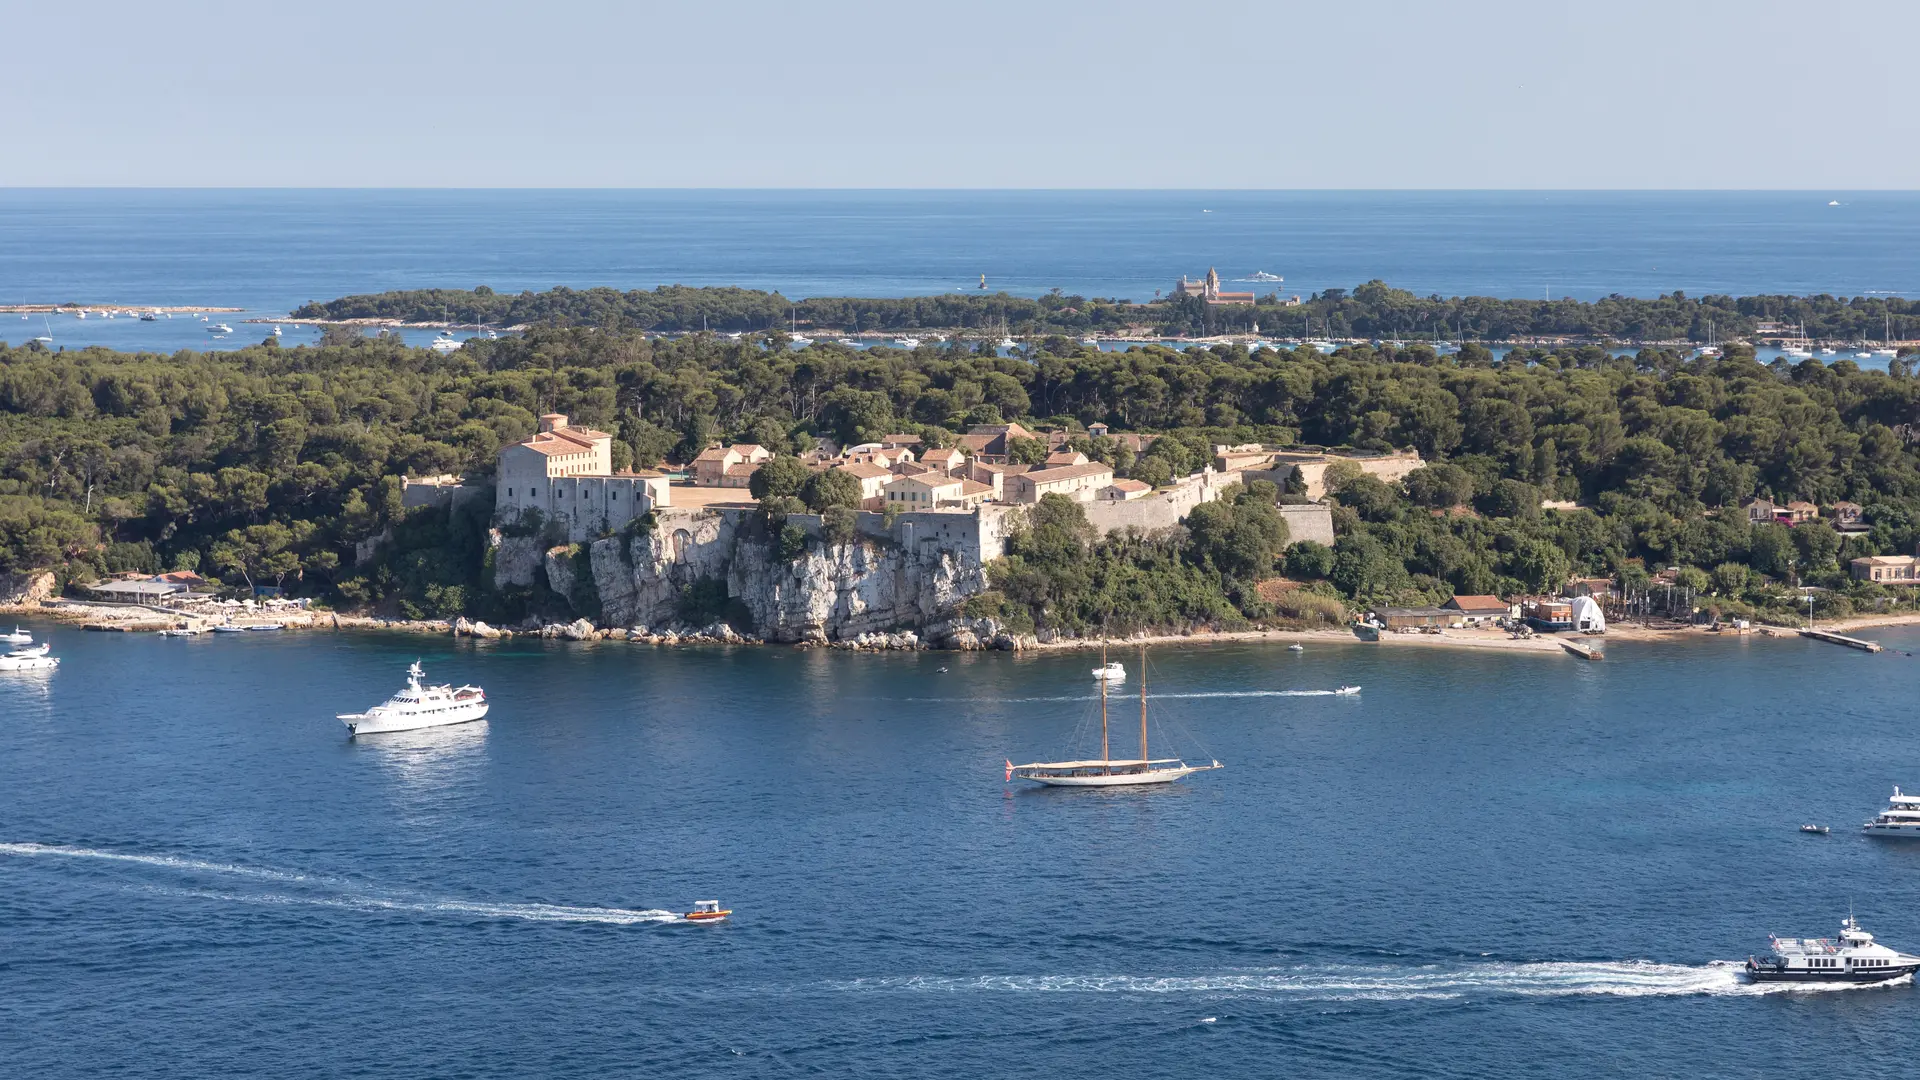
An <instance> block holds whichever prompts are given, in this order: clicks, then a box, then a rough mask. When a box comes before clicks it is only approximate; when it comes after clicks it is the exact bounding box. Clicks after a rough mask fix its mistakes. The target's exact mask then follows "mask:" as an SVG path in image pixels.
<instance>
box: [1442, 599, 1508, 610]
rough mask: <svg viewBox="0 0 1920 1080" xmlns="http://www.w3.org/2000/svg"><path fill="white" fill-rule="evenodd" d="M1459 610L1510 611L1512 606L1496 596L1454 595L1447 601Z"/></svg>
mask: <svg viewBox="0 0 1920 1080" xmlns="http://www.w3.org/2000/svg"><path fill="white" fill-rule="evenodd" d="M1447 603H1448V604H1450V605H1452V606H1454V607H1457V608H1459V609H1460V610H1461V611H1495V610H1498V611H1510V610H1512V608H1511V607H1510V606H1509V605H1507V604H1504V603H1502V602H1501V600H1500V598H1499V597H1497V596H1456V597H1454V598H1453V599H1451V600H1449V601H1447Z"/></svg>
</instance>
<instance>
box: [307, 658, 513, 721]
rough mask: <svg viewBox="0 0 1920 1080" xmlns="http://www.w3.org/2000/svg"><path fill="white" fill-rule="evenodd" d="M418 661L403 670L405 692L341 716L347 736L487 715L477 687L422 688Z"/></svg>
mask: <svg viewBox="0 0 1920 1080" xmlns="http://www.w3.org/2000/svg"><path fill="white" fill-rule="evenodd" d="M425 674H426V673H425V672H423V671H421V670H420V661H418V660H415V661H414V662H413V663H412V664H410V665H408V667H407V686H406V689H404V690H402V691H400V692H399V693H397V694H395V695H393V696H392V697H390V698H388V699H387V700H386V701H385V702H383V703H381V704H379V705H375V706H374V707H373V708H371V709H368V710H367V711H366V712H363V713H341V714H340V720H341V721H342V722H343V723H345V724H346V725H347V733H348V734H350V735H372V734H375V733H377V732H382V731H414V730H416V729H419V728H430V727H445V726H446V725H448V724H465V723H469V722H471V721H474V720H478V719H480V718H481V717H484V716H486V715H487V692H486V691H484V690H482V689H480V688H479V687H477V686H423V685H421V682H420V680H421V679H422V678H423V677H424V676H425Z"/></svg>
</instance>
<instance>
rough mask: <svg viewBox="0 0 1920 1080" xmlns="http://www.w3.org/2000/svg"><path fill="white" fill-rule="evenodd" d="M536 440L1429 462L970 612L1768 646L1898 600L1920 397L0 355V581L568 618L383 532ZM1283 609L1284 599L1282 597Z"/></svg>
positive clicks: (843, 369)
mask: <svg viewBox="0 0 1920 1080" xmlns="http://www.w3.org/2000/svg"><path fill="white" fill-rule="evenodd" d="M582 295H585V294H582ZM1688 303H1692V302H1691V301H1689V302H1688ZM545 412H564V413H567V414H569V415H571V416H572V417H574V418H575V420H576V422H577V423H579V424H582V425H590V426H592V427H595V428H599V429H602V430H605V431H607V432H610V433H612V434H614V436H615V438H616V442H615V456H616V459H617V460H616V462H615V464H616V467H624V466H628V465H641V466H644V465H651V464H654V463H657V462H661V461H678V462H684V461H686V460H688V459H689V458H690V457H691V456H692V455H693V454H695V453H697V452H698V451H699V450H700V449H702V448H704V447H706V446H708V445H709V444H710V443H711V442H712V441H714V440H718V439H724V440H729V441H735V442H752V443H758V444H762V445H766V446H769V447H777V448H780V449H782V450H784V451H793V450H798V449H801V448H804V447H805V446H806V445H808V444H809V443H810V442H811V441H812V439H813V438H814V436H816V435H820V434H825V435H831V436H834V437H837V438H839V439H842V440H847V441H858V440H863V439H867V438H871V437H875V436H878V435H881V434H883V433H888V432H902V431H905V432H912V433H917V434H919V435H921V436H922V437H923V438H924V439H925V440H926V442H927V443H928V444H930V445H933V446H941V445H953V444H954V441H955V439H956V436H957V433H958V432H961V431H963V430H964V429H965V427H966V426H967V425H968V424H973V423H989V422H996V421H999V420H1003V419H1008V420H1010V419H1021V420H1022V421H1024V422H1026V423H1027V424H1029V425H1030V426H1035V427H1038V426H1045V425H1056V426H1058V425H1064V426H1068V427H1071V428H1074V429H1076V430H1084V429H1085V427H1086V425H1088V424H1092V423H1096V422H1099V423H1106V424H1110V425H1112V426H1113V427H1114V428H1116V429H1119V430H1127V431H1140V432H1156V433H1160V434H1161V435H1162V437H1161V438H1159V439H1157V440H1155V441H1153V442H1152V443H1151V445H1150V447H1149V448H1148V449H1147V450H1146V451H1145V452H1144V453H1141V454H1138V455H1135V454H1134V453H1132V452H1131V451H1130V450H1129V449H1128V448H1127V447H1125V446H1123V445H1120V444H1118V443H1117V442H1115V441H1114V440H1111V439H1093V438H1087V439H1083V440H1079V442H1078V445H1083V446H1085V448H1086V449H1087V451H1089V452H1090V453H1092V454H1093V455H1094V456H1097V457H1100V458H1102V459H1103V460H1107V461H1109V462H1110V463H1111V464H1113V465H1114V466H1115V471H1116V472H1117V473H1119V474H1120V475H1130V476H1147V477H1151V478H1153V479H1155V480H1158V479H1160V478H1163V477H1166V476H1169V475H1179V474H1180V473H1182V472H1184V471H1186V470H1189V469H1193V468H1197V467H1198V466H1199V465H1200V464H1201V463H1202V462H1203V461H1205V460H1206V459H1207V456H1208V455H1209V454H1210V453H1211V450H1210V448H1211V446H1213V445H1214V444H1220V443H1227V444H1240V443H1252V442H1265V443H1272V444H1315V445H1321V446H1330V447H1353V448H1360V449H1387V448H1393V447H1408V446H1411V447H1415V448H1418V450H1419V451H1420V453H1421V455H1422V456H1423V457H1424V458H1425V459H1426V462H1427V464H1426V465H1425V466H1424V467H1423V468H1420V469H1418V470H1417V471H1415V472H1414V473H1412V474H1411V475H1409V476H1407V477H1406V478H1405V481H1404V482H1403V483H1397V484H1388V483H1383V482H1381V481H1379V480H1376V479H1372V478H1370V477H1365V476H1345V477H1332V476H1330V477H1329V479H1330V481H1331V484H1332V487H1333V489H1334V490H1333V493H1332V494H1331V496H1330V499H1331V501H1332V502H1333V503H1334V504H1335V509H1334V520H1335V526H1336V532H1337V537H1338V538H1337V542H1336V543H1334V544H1333V545H1332V546H1331V547H1328V546H1323V545H1320V544H1314V543H1311V542H1298V543H1294V542H1290V538H1288V537H1287V536H1285V535H1284V528H1281V529H1276V528H1275V527H1274V525H1275V524H1276V522H1275V521H1274V515H1273V514H1272V512H1271V506H1272V503H1273V501H1274V500H1275V498H1277V497H1278V498H1285V497H1287V496H1285V495H1284V494H1283V493H1281V492H1278V491H1276V490H1274V489H1273V488H1271V487H1270V486H1266V485H1249V486H1248V488H1247V489H1245V490H1243V491H1242V492H1241V493H1240V494H1239V496H1238V497H1236V498H1234V499H1231V500H1227V501H1225V502H1223V503H1222V504H1217V505H1215V506H1214V508H1212V509H1208V510H1207V512H1206V513H1205V514H1197V515H1196V516H1195V518H1194V519H1193V520H1190V521H1189V522H1188V525H1187V526H1186V527H1184V528H1177V529H1172V530H1167V531H1165V532H1161V533H1156V534H1152V535H1144V536H1142V535H1132V536H1122V535H1116V536H1111V537H1096V536H1094V535H1093V534H1092V532H1091V531H1090V530H1089V529H1087V528H1086V527H1085V522H1084V519H1083V518H1082V517H1081V516H1080V515H1079V512H1078V509H1077V507H1076V506H1074V504H1070V503H1058V504H1057V503H1053V502H1051V501H1050V502H1048V503H1047V504H1045V505H1044V506H1043V508H1041V509H1039V510H1037V511H1033V512H1031V513H1030V514H1029V518H1030V520H1029V521H1028V522H1027V523H1026V525H1025V527H1024V528H1023V529H1021V530H1020V531H1019V532H1018V533H1017V534H1016V535H1015V536H1014V538H1013V540H1012V542H1011V544H1010V547H1009V550H1010V554H1009V556H1008V557H1007V558H1006V559H1005V560H1004V561H1002V562H1001V563H998V564H996V565H994V566H993V567H991V568H990V575H991V578H992V581H993V584H994V590H993V592H992V593H991V594H989V595H986V596H982V597H976V598H975V600H974V601H969V603H970V605H972V606H973V607H974V608H975V609H976V610H979V611H984V612H989V613H993V614H997V615H999V616H1001V617H1004V618H1006V619H1007V620H1008V621H1009V622H1010V623H1020V624H1027V623H1030V624H1031V625H1034V626H1039V627H1058V628H1064V629H1074V628H1083V627H1100V626H1137V627H1148V626H1151V627H1166V628H1177V627H1221V628H1230V627H1238V626H1244V625H1248V624H1276V623H1283V622H1285V621H1287V620H1301V619H1325V618H1331V617H1337V616H1338V615H1339V614H1340V613H1342V612H1344V611H1348V610H1364V609H1365V608H1367V607H1369V606H1373V605H1381V604H1393V603H1397V604H1421V603H1435V602H1438V601H1440V600H1443V599H1444V598H1446V597H1447V596H1449V595H1451V594H1454V593H1462V594H1485V593H1501V594H1512V593H1520V592H1526V591H1530V590H1537V589H1544V588H1551V587H1554V586H1555V585H1556V584H1557V582H1559V581H1561V580H1564V579H1565V577H1566V576H1567V574H1569V573H1579V574H1590V575H1617V576H1620V577H1622V578H1624V579H1627V580H1629V581H1644V580H1645V579H1646V576H1647V575H1650V574H1652V573H1655V572H1657V571H1660V570H1662V569H1666V568H1677V575H1676V576H1677V577H1678V578H1679V579H1681V580H1684V581H1685V582H1686V583H1687V584H1690V585H1693V586H1696V587H1697V588H1698V590H1699V592H1700V593H1701V595H1702V596H1703V598H1708V599H1706V600H1703V602H1709V601H1710V602H1711V603H1713V604H1714V605H1717V606H1720V607H1722V608H1723V609H1724V610H1725V611H1726V612H1727V613H1729V614H1741V613H1761V614H1765V613H1775V614H1778V615H1780V616H1781V617H1787V616H1788V615H1789V613H1791V612H1793V611H1794V610H1795V606H1796V604H1797V603H1798V601H1799V597H1800V594H1799V593H1798V592H1797V591H1795V589H1794V588H1793V586H1795V585H1797V584H1800V583H1809V584H1815V585H1821V586H1825V587H1826V588H1827V589H1828V590H1830V591H1827V592H1824V593H1822V594H1821V599H1820V600H1819V604H1820V610H1821V611H1822V612H1825V613H1834V614H1843V613H1846V612H1850V611H1853V610H1856V609H1858V608H1863V607H1871V606H1877V605H1881V604H1884V603H1888V602H1893V601H1906V600H1909V599H1911V597H1910V596H1909V592H1910V590H1908V589H1905V588H1903V587H1898V586H1888V585H1885V584H1882V583H1875V582H1858V581H1851V580H1849V577H1848V575H1847V573H1846V570H1845V566H1846V560H1847V559H1849V558H1852V557H1856V556H1860V555H1866V554H1885V553H1911V552H1912V551H1913V550H1914V544H1915V541H1916V540H1920V448H1916V438H1917V437H1920V426H1917V425H1920V381H1916V380H1915V379H1913V378H1910V377H1905V376H1902V375H1899V374H1889V373H1886V372H1869V371H1863V370H1861V369H1859V368H1858V367H1856V366H1855V365H1854V364H1853V363H1851V362H1849V361H1845V360H1842V361H1840V362H1838V363H1835V364H1832V365H1830V366H1829V365H1823V364H1821V363H1818V362H1815V361H1806V362H1802V363H1800V364H1797V365H1788V364H1786V363H1784V362H1776V363H1774V364H1772V365H1762V364H1760V363H1757V362H1756V361H1755V360H1754V359H1753V357H1752V355H1751V353H1750V352H1748V351H1746V350H1743V349H1741V348H1738V347H1734V348H1729V349H1728V350H1727V351H1726V353H1725V355H1723V356H1718V357H1708V358H1698V357H1692V356H1690V355H1683V354H1682V353H1680V352H1677V351H1671V350H1663V349H1647V350H1643V351H1641V352H1640V353H1639V354H1638V355H1637V356H1632V357H1617V356H1614V355H1611V354H1610V353H1609V352H1608V351H1607V350H1605V349H1602V348H1598V347H1592V346H1585V347H1562V348H1546V347H1541V348H1522V349H1517V350H1515V351H1512V352H1509V353H1507V354H1506V355H1505V356H1504V357H1503V358H1501V359H1500V360H1498V361H1496V360H1494V359H1493V357H1492V356H1491V354H1489V353H1487V352H1486V351H1485V350H1475V349H1466V350H1462V351H1461V352H1460V353H1458V354H1455V355H1439V354H1436V353H1435V352H1434V351H1433V350H1432V349H1430V348H1428V347H1425V346H1412V347H1406V348H1391V347H1385V348H1376V347H1371V346H1365V345H1359V346H1349V347H1344V348H1342V349H1340V350H1339V351H1338V352H1335V353H1333V354H1332V355H1325V354H1322V353H1321V352H1319V351H1317V350H1314V349H1309V348H1301V349H1297V350H1276V349H1271V348H1267V349H1260V350H1257V351H1255V352H1253V353H1252V354H1249V353H1248V352H1247V351H1246V350H1245V349H1244V348H1243V347H1241V346H1238V345H1224V344H1223V345H1216V346H1212V347H1207V348H1198V347H1196V348H1190V349H1187V350H1184V351H1177V350H1174V349H1170V348H1165V347H1160V346H1147V347H1141V348H1135V349H1131V350H1129V351H1126V352H1101V351H1098V350H1095V349H1093V348H1090V347H1084V346H1080V345H1077V344H1075V343H1074V342H1072V341H1071V340H1069V339H1067V338H1065V337H1052V338H1047V339H1043V340H1039V341H1036V342H1035V343H1034V344H1033V346H1032V348H1031V351H1030V355H1028V356H1025V357H1021V358H1010V357H1005V356H1000V355H997V353H996V350H994V349H992V348H990V347H986V345H985V344H984V343H983V344H982V346H981V347H970V346H968V345H966V344H964V343H962V342H960V341H951V342H948V343H946V344H943V345H940V346H927V347H922V348H920V349H917V350H913V351H904V350H898V349H891V348H876V349H871V350H855V349H849V348H845V347H842V346H839V345H835V344H830V343H825V342H819V343H815V344H813V345H811V346H809V347H806V348H802V349H795V348H791V347H788V344H787V343H786V342H784V341H783V340H781V339H778V338H775V339H772V340H752V339H743V340H738V341H730V340H727V339H725V338H722V337H718V336H715V335H703V334H695V335H690V336H685V337H675V338H663V337H659V336H655V335H651V334H648V333H646V332H643V331H640V330H637V329H622V330H601V329H587V328H580V327H554V328H544V327H542V328H536V329H533V330H531V331H530V332H528V333H526V334H525V335H522V336H515V337H510V338H503V339H501V340H497V341H478V340H476V341H472V342H470V343H468V345H467V346H466V347H465V348H464V349H461V350H459V351H457V352H453V353H450V354H442V353H437V352H434V351H432V350H428V349H418V348H407V347H405V346H403V345H401V344H399V343H398V342H396V341H393V340H389V339H375V338H371V337H360V336H356V335H351V334H346V333H335V334H332V335H330V337H329V340H328V342H327V343H325V344H322V345H319V346H314V347H300V348H282V347H279V346H278V345H276V344H275V343H274V342H273V341H271V340H269V341H267V342H264V343H263V344H261V345H258V346H253V347H249V348H244V349H240V350H236V351H232V352H215V353H201V352H192V351H185V352H180V353H176V354H173V355H157V354H135V353H125V352H115V351H111V350H107V349H100V348H93V349H84V350H71V351H62V352H50V351H48V350H47V349H45V348H44V347H42V346H40V345H38V344H33V343H29V344H28V345H26V346H0V573H4V574H13V575H19V574H22V573H25V572H29V571H35V570H40V569H47V568H50V569H53V570H54V571H56V572H57V573H58V575H59V576H60V580H61V583H62V584H63V585H64V584H68V583H83V582H86V581H90V580H93V579H95V578H98V577H99V576H102V575H107V574H111V573H114V572H117V571H130V570H138V571H149V572H157V571H165V570H172V569H187V570H194V571H197V572H199V573H201V574H203V575H206V576H209V577H216V578H219V579H222V580H224V581H226V582H227V583H229V584H231V585H234V586H237V587H244V586H248V585H260V584H267V585H278V586H281V587H284V588H285V589H286V590H287V591H288V592H289V593H291V594H295V595H306V596H311V597H314V598H316V599H318V600H320V601H323V602H324V603H326V604H330V605H334V606H337V607H342V608H359V609H374V610H382V611H393V612H399V613H404V614H407V615H410V616H416V617H417V616H427V615H433V616H451V615H455V614H459V613H467V614H470V615H475V616H480V617H486V618H490V619H494V620H511V619H514V618H518V617H521V616H524V615H526V614H529V613H540V612H543V611H545V612H555V613H561V614H564V613H565V612H566V606H567V604H568V598H567V597H565V596H560V595H553V594H543V593H541V592H540V591H539V590H533V591H521V592H511V591H501V590H497V589H496V588H495V587H494V585H493V584H492V581H491V577H490V575H489V574H488V573H487V572H486V571H487V566H486V564H487V560H488V550H489V548H488V528H489V526H490V524H491V523H490V522H489V520H488V518H489V516H490V506H487V507H477V508H468V509H465V510H462V511H459V512H455V513H452V514H449V513H448V512H447V511H445V510H444V509H440V508H422V509H419V510H413V511H409V510H407V509H406V508H405V507H404V506H403V505H402V501H401V480H400V478H401V477H402V476H403V475H415V476H421V475H432V474H441V473H459V474H465V475H467V476H469V477H470V478H474V479H475V480H477V481H480V482H484V481H485V480H486V478H487V477H488V476H489V475H490V472H491V470H492V469H493V467H494V460H495V459H494V455H495V453H496V452H497V451H498V450H499V448H500V447H501V446H502V445H504V444H506V443H509V442H514V441H517V440H520V439H524V438H526V437H528V436H529V434H530V433H532V432H533V431H534V430H535V427H536V417H537V416H539V415H540V414H542V413H545ZM821 487H822V488H823V489H824V488H825V487H826V485H821ZM1756 495H1760V496H1770V497H1772V498H1774V499H1777V500H1780V501H1782V502H1785V501H1786V500H1805V501H1807V502H1810V503H1814V504H1817V505H1820V506H1831V505H1832V504H1834V503H1837V502H1842V501H1851V502H1854V503H1858V504H1860V505H1861V506H1862V507H1864V512H1863V518H1864V521H1865V523H1866V525H1867V526H1868V530H1867V531H1865V532H1863V533H1860V534H1859V535H1854V536H1848V537H1845V538H1843V537H1841V536H1840V535H1839V534H1837V533H1835V532H1834V531H1833V530H1832V529H1830V528H1828V527H1827V526H1826V525H1824V524H1819V523H1812V524H1805V525H1800V526H1798V527H1796V528H1791V529H1789V528H1787V527H1785V526H1783V525H1779V524H1774V523H1772V522H1761V523H1758V524H1756V523H1753V522H1750V521H1749V519H1748V515H1747V514H1746V513H1745V512H1744V511H1742V510H1741V509H1740V507H1741V504H1742V503H1743V501H1745V500H1748V499H1750V498H1751V497H1753V496H1756ZM822 497H823V498H825V499H827V500H828V501H829V502H831V500H832V499H833V498H835V497H836V496H834V495H832V494H831V493H830V492H828V493H825V494H824V495H823V496H822ZM1549 502H1552V503H1557V504H1558V505H1559V506H1560V507H1561V508H1552V507H1546V508H1543V504H1544V503H1549ZM1568 504H1577V508H1568ZM779 511H780V507H779V506H777V505H776V506H770V507H769V512H770V513H777V512H779ZM389 531H390V533H391V539H390V541H389V542H387V543H384V544H380V545H376V546H375V550H374V551H373V553H372V554H371V555H370V556H369V557H368V558H366V559H365V560H363V561H357V560H356V548H357V547H361V546H362V545H363V542H365V541H368V540H369V539H371V538H375V537H379V536H382V535H385V534H387V533H388V532H389ZM770 535H772V536H774V537H776V538H778V537H779V536H780V531H779V530H778V529H775V530H773V531H772V532H771V534H770ZM1282 578H1284V579H1285V581H1286V582H1289V583H1298V585H1297V587H1293V588H1288V589H1276V588H1273V587H1271V586H1272V585H1273V584H1274V583H1276V582H1278V581H1280V580H1281V579H1282Z"/></svg>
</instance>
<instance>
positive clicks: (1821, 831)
mask: <svg viewBox="0 0 1920 1080" xmlns="http://www.w3.org/2000/svg"><path fill="white" fill-rule="evenodd" d="M1800 831H1801V832H1803V833H1814V834H1816V835H1819V836H1825V835H1827V834H1828V833H1830V832H1832V831H1833V830H1832V829H1830V828H1828V827H1827V826H1825V825H1802V826H1800Z"/></svg>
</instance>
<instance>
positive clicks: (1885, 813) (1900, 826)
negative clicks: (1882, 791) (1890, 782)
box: [1860, 787, 1920, 840]
mask: <svg viewBox="0 0 1920 1080" xmlns="http://www.w3.org/2000/svg"><path fill="white" fill-rule="evenodd" d="M1860 831H1861V832H1863V833H1865V834H1867V835H1868V836H1878V837H1880V838H1882V839H1886V840H1913V839H1920V795H1902V794H1900V789H1899V788H1898V787H1895V788H1894V789H1893V794H1892V795H1890V796H1888V797H1887V808H1886V809H1885V810H1882V811H1880V816H1879V817H1877V818H1874V819H1873V820H1872V821H1869V822H1867V823H1866V824H1865V825H1862V826H1860Z"/></svg>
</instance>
